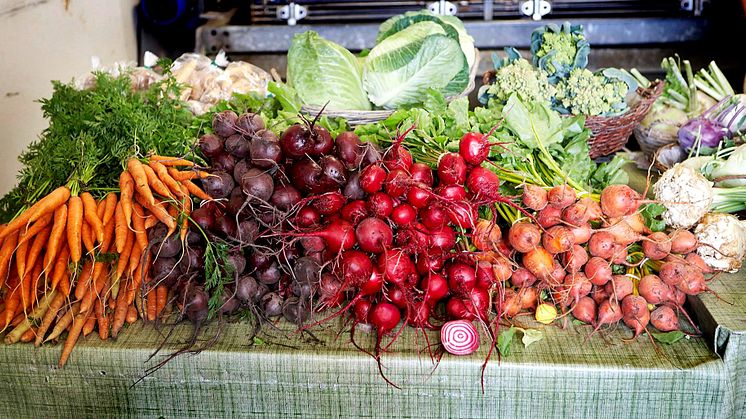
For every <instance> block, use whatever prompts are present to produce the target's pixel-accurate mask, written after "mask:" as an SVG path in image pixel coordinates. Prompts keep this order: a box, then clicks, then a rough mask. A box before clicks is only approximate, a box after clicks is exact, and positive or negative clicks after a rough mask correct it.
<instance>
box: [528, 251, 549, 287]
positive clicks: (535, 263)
mask: <svg viewBox="0 0 746 419" xmlns="http://www.w3.org/2000/svg"><path fill="white" fill-rule="evenodd" d="M523 266H524V267H525V268H526V269H528V271H529V272H531V274H532V275H534V276H535V277H537V278H539V279H545V278H548V277H549V276H550V274H551V273H552V270H553V269H554V259H553V258H552V254H551V253H549V252H547V251H546V249H544V248H543V247H537V248H535V249H531V250H529V251H528V252H526V254H524V255H523Z"/></svg>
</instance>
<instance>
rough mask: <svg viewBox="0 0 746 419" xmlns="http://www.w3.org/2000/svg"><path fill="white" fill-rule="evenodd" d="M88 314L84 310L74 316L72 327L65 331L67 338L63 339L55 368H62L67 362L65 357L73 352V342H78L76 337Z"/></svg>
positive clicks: (78, 335)
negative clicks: (63, 343) (63, 342)
mask: <svg viewBox="0 0 746 419" xmlns="http://www.w3.org/2000/svg"><path fill="white" fill-rule="evenodd" d="M90 316H91V315H90V313H86V312H80V313H79V314H77V315H76V316H75V320H74V321H73V324H72V327H71V328H70V331H69V332H68V333H67V339H65V346H63V347H62V353H61V354H60V362H58V363H57V368H62V367H64V366H65V364H66V363H67V359H68V358H69V357H70V354H71V353H72V352H73V348H74V347H75V344H76V343H77V342H78V338H79V337H80V332H82V331H83V327H84V326H85V324H86V322H87V321H88V317H90ZM94 324H95V323H94Z"/></svg>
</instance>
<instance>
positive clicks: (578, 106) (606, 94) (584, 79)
mask: <svg viewBox="0 0 746 419" xmlns="http://www.w3.org/2000/svg"><path fill="white" fill-rule="evenodd" d="M628 90H629V86H628V85H627V83H625V82H624V81H622V80H619V79H616V78H610V77H606V76H605V75H603V74H594V73H592V72H591V71H590V70H587V69H584V68H582V69H581V68H576V69H574V70H572V71H571V72H570V75H569V77H568V78H567V79H566V80H565V79H563V80H560V82H559V83H558V84H557V93H556V94H555V96H554V99H555V109H557V110H558V111H559V112H561V113H571V114H573V115H589V116H595V115H604V116H609V115H614V114H619V113H621V112H623V111H624V110H626V108H627V103H626V100H625V99H626V95H627V91H628Z"/></svg>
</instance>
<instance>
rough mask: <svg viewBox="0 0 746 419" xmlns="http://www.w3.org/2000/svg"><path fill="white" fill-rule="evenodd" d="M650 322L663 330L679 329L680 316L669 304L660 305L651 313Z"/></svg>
mask: <svg viewBox="0 0 746 419" xmlns="http://www.w3.org/2000/svg"><path fill="white" fill-rule="evenodd" d="M650 324H652V325H653V327H655V328H656V329H658V330H660V331H661V332H672V331H674V330H679V329H680V327H679V316H677V315H676V312H674V311H673V309H672V308H671V307H669V306H660V307H658V308H656V309H655V310H653V312H652V313H650Z"/></svg>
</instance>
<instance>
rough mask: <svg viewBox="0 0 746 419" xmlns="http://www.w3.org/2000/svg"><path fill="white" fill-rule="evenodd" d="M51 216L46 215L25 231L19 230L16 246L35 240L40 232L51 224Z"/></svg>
mask: <svg viewBox="0 0 746 419" xmlns="http://www.w3.org/2000/svg"><path fill="white" fill-rule="evenodd" d="M52 215H53V214H46V215H45V216H43V217H42V218H40V219H39V220H37V221H36V222H35V223H34V224H33V225H32V226H31V227H29V228H28V229H27V230H23V229H21V235H20V236H19V239H18V244H21V243H23V242H26V241H31V239H33V238H35V237H36V235H37V234H39V232H40V231H42V230H44V229H45V228H47V226H48V225H49V224H50V223H51V222H52Z"/></svg>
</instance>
